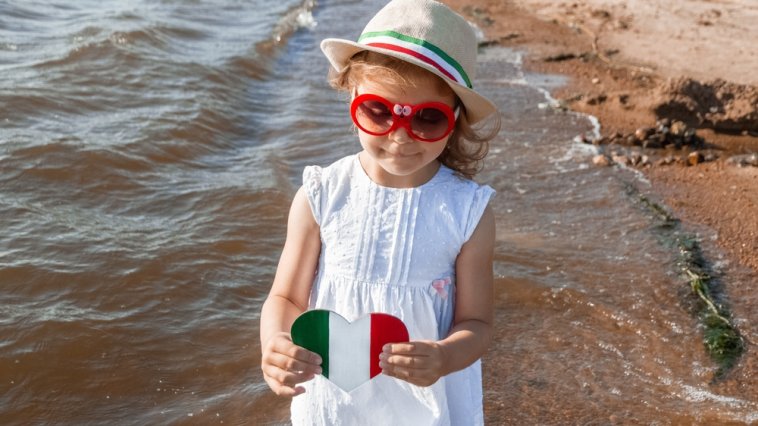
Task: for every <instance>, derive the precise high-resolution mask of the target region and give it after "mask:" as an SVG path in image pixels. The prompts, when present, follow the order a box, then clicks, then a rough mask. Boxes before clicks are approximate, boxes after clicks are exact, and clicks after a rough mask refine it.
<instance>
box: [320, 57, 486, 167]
mask: <svg viewBox="0 0 758 426" xmlns="http://www.w3.org/2000/svg"><path fill="white" fill-rule="evenodd" d="M369 75H370V76H371V77H367V76H369ZM369 78H370V80H371V81H372V82H374V83H380V84H388V85H404V86H413V85H414V81H417V79H422V78H423V79H427V78H433V79H435V82H436V86H437V88H438V90H439V92H440V93H441V94H446V93H451V94H454V93H453V91H452V89H450V86H448V84H447V83H446V82H445V81H444V80H443V79H442V78H440V77H438V76H436V75H434V74H432V73H430V72H429V71H427V70H425V69H423V68H421V67H418V66H416V65H413V64H411V63H408V62H405V61H402V60H400V59H396V58H393V57H391V56H386V55H382V54H379V53H374V52H369V51H363V52H359V53H357V54H355V55H354V56H353V57H352V58H350V60H349V61H348V64H347V66H346V67H345V69H344V70H342V71H341V72H337V71H335V70H334V69H333V68H330V73H329V84H331V86H332V87H334V88H335V89H337V90H340V91H344V92H347V93H352V92H353V90H354V88H355V87H357V86H358V85H359V84H360V83H361V82H363V81H364V80H365V79H369ZM456 106H457V107H458V108H460V114H459V115H458V119H457V120H456V123H455V129H454V130H453V133H452V134H451V135H450V137H449V138H448V140H447V145H446V146H445V150H444V151H442V154H440V156H439V157H437V159H438V160H439V161H440V162H441V163H442V164H444V165H445V166H447V167H449V168H451V169H452V170H454V171H456V172H457V173H458V174H460V175H462V176H464V177H466V178H468V179H471V178H473V177H474V175H476V174H477V173H478V172H479V171H480V170H481V168H482V160H483V159H484V157H486V156H487V152H488V151H489V142H490V140H492V139H493V138H494V137H495V136H496V135H497V133H498V132H499V131H500V116H499V115H498V114H493V115H492V116H491V117H490V119H489V120H485V122H484V125H482V126H477V127H476V128H474V127H473V126H472V125H471V124H470V123H469V121H468V118H467V116H466V108H465V106H464V105H463V104H462V103H461V102H460V100H459V99H458V98H457V97H456Z"/></svg>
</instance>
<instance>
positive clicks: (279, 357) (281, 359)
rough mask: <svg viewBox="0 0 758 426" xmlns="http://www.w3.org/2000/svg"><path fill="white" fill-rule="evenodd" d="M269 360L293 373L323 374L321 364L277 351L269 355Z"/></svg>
mask: <svg viewBox="0 0 758 426" xmlns="http://www.w3.org/2000/svg"><path fill="white" fill-rule="evenodd" d="M268 362H269V363H270V364H272V365H275V366H277V367H279V368H281V369H282V370H285V371H289V372H292V373H313V374H321V366H320V365H315V364H309V363H306V362H303V361H300V360H297V359H295V358H290V357H288V356H287V355H284V354H280V353H276V352H275V353H272V354H270V355H269V357H268Z"/></svg>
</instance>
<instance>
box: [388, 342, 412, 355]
mask: <svg viewBox="0 0 758 426" xmlns="http://www.w3.org/2000/svg"><path fill="white" fill-rule="evenodd" d="M382 352H384V353H388V354H413V353H415V352H416V344H415V343H414V342H408V343H388V344H386V345H384V346H383V347H382Z"/></svg>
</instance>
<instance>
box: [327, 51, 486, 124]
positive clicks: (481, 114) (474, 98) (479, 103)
mask: <svg viewBox="0 0 758 426" xmlns="http://www.w3.org/2000/svg"><path fill="white" fill-rule="evenodd" d="M321 50H322V51H323V52H324V55H326V57H327V59H329V62H330V63H331V64H332V67H334V69H335V70H337V71H342V70H344V69H345V67H346V66H347V63H348V61H349V60H350V58H352V57H353V55H355V54H356V53H358V52H361V51H364V50H367V51H370V52H376V53H381V54H382V55H387V56H392V57H394V58H397V59H400V60H402V61H405V62H409V63H411V64H413V65H416V66H419V67H421V68H423V69H425V70H427V71H429V72H431V73H432V74H435V75H437V76H439V77H440V78H442V80H444V81H445V83H447V84H448V86H450V88H451V89H452V90H453V92H455V94H456V95H457V96H458V98H459V99H460V100H461V102H462V103H463V105H464V106H465V107H466V117H467V118H468V121H469V123H471V124H475V123H478V122H479V121H482V120H484V119H485V118H487V117H489V116H490V115H492V114H493V113H495V112H497V107H496V106H495V104H494V103H492V101H490V100H489V99H487V98H485V97H484V96H482V95H480V94H478V93H477V92H475V91H474V90H472V89H469V88H468V87H466V86H463V85H461V84H459V83H457V82H455V81H452V80H450V79H449V78H446V77H445V76H444V75H442V73H441V72H440V71H439V70H438V69H437V68H435V67H434V66H432V65H430V64H428V63H426V62H424V61H421V60H419V59H417V58H415V57H413V56H410V55H406V54H404V53H401V52H396V51H394V50H389V49H383V48H381V47H376V46H368V45H365V44H360V43H356V42H354V41H350V40H343V39H338V38H327V39H324V40H323V41H322V42H321Z"/></svg>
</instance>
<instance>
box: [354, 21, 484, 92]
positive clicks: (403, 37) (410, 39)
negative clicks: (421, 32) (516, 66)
mask: <svg viewBox="0 0 758 426" xmlns="http://www.w3.org/2000/svg"><path fill="white" fill-rule="evenodd" d="M382 36H385V37H392V38H396V39H398V40H401V41H404V42H407V43H413V44H416V45H418V46H421V47H423V48H426V49H429V50H431V51H432V52H434V53H436V54H437V55H439V57H440V58H442V59H443V60H444V61H445V62H446V63H447V64H448V65H450V66H452V67H453V68H455V69H456V70H457V71H458V72H459V73H460V74H461V76H462V77H463V79H464V80H465V81H466V86H468V87H469V88H471V87H472V85H471V80H469V78H468V74H466V71H464V70H463V67H462V66H461V64H459V63H458V62H457V61H456V60H455V59H453V58H452V57H450V55H448V54H447V53H445V51H444V50H442V49H440V48H439V47H437V46H435V45H433V44H432V43H429V42H428V41H426V40H422V39H419V38H414V37H410V36H407V35H404V34H400V33H398V32H396V31H373V32H367V33H363V34H361V36H360V37H359V38H358V42H359V43H360V42H361V41H362V40H363V39H366V38H371V37H382Z"/></svg>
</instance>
